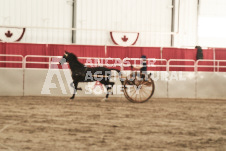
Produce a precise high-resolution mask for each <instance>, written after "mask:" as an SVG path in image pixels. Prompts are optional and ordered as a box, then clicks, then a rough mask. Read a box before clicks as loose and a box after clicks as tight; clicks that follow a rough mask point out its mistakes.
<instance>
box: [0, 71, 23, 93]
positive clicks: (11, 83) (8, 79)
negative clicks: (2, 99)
mask: <svg viewBox="0 0 226 151" xmlns="http://www.w3.org/2000/svg"><path fill="white" fill-rule="evenodd" d="M0 79H1V80H0V96H23V69H9V68H1V69H0Z"/></svg>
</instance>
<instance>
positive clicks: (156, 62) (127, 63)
mask: <svg viewBox="0 0 226 151" xmlns="http://www.w3.org/2000/svg"><path fill="white" fill-rule="evenodd" d="M141 60H142V59H141V58H124V59H123V67H131V65H132V66H136V65H138V66H139V65H140V61H141ZM137 61H138V62H139V63H136V62H137ZM131 62H133V63H131ZM146 64H147V67H152V68H159V67H160V68H161V67H163V68H167V60H166V59H155V58H147V59H146Z"/></svg>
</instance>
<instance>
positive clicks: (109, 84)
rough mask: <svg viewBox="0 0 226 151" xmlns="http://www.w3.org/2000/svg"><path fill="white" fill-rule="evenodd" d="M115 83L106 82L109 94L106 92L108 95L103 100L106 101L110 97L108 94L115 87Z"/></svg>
mask: <svg viewBox="0 0 226 151" xmlns="http://www.w3.org/2000/svg"><path fill="white" fill-rule="evenodd" d="M114 84H115V83H114V82H107V83H105V84H104V85H105V87H106V88H107V94H106V97H105V98H104V99H102V100H101V101H106V100H107V99H108V96H109V94H110V90H111V89H112V88H113V86H114ZM111 93H112V92H111Z"/></svg>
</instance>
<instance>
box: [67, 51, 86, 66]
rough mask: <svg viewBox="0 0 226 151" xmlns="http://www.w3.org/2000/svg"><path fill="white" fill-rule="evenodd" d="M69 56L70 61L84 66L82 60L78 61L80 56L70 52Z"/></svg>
mask: <svg viewBox="0 0 226 151" xmlns="http://www.w3.org/2000/svg"><path fill="white" fill-rule="evenodd" d="M69 58H70V61H73V62H75V63H76V64H77V65H79V66H81V67H84V65H83V64H82V63H81V62H79V61H78V57H77V56H76V55H75V54H73V53H70V54H69Z"/></svg>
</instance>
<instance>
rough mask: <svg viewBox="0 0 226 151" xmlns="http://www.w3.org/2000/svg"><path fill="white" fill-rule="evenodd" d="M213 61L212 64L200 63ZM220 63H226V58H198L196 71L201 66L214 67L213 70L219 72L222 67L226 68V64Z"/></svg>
mask: <svg viewBox="0 0 226 151" xmlns="http://www.w3.org/2000/svg"><path fill="white" fill-rule="evenodd" d="M207 62H208V63H212V64H208V65H200V64H199V63H207ZM220 63H225V64H226V60H208V59H203V60H197V61H196V62H195V71H196V72H197V71H199V68H213V72H219V71H220V68H225V69H226V65H222V66H221V65H220Z"/></svg>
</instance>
